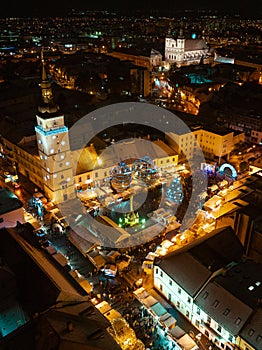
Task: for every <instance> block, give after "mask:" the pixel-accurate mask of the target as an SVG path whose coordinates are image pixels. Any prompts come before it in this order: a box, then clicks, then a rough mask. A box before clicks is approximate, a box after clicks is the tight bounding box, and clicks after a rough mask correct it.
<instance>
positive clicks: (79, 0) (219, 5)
mask: <svg viewBox="0 0 262 350" xmlns="http://www.w3.org/2000/svg"><path fill="white" fill-rule="evenodd" d="M261 3H262V2H261V1H260V0H220V1H218V0H217V1H212V0H187V1H176V0H166V1H160V0H140V1H139V0H132V1H130V0H129V1H128V0H126V1H120V0H92V1H90V0H73V1H72V0H70V1H69V0H40V1H39V0H22V1H21V0H11V1H5V2H4V3H1V11H0V16H1V17H5V16H12V15H15V16H17V15H18V16H19V15H22V16H31V15H34V14H36V15H41V14H42V15H44V16H45V15H51V16H52V14H62V13H64V14H65V13H68V11H69V10H70V9H72V6H73V7H74V8H75V9H89V10H96V9H97V10H120V11H124V10H127V11H130V10H134V11H135V10H139V11H143V12H148V13H151V12H152V13H153V12H154V11H156V10H158V11H161V12H162V13H168V11H171V12H173V13H175V12H176V10H182V9H187V10H188V9H194V10H197V9H211V10H213V9H217V10H220V11H221V10H222V11H223V12H224V13H229V14H236V13H240V14H241V15H247V16H256V17H257V18H258V17H262V4H261ZM163 5H164V6H163Z"/></svg>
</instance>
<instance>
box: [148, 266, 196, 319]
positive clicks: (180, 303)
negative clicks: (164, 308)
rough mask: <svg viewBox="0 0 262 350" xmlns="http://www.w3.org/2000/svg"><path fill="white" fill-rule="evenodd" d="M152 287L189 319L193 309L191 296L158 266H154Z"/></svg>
mask: <svg viewBox="0 0 262 350" xmlns="http://www.w3.org/2000/svg"><path fill="white" fill-rule="evenodd" d="M154 287H155V288H156V289H157V290H159V291H160V292H161V294H163V295H164V296H165V298H166V299H168V300H169V301H170V303H171V304H173V305H174V306H175V308H176V309H177V310H178V311H179V312H181V313H182V314H183V315H184V316H185V317H186V318H188V319H189V320H190V321H191V317H192V311H193V299H192V297H191V296H190V295H189V294H188V293H187V292H186V291H185V290H184V289H183V288H181V286H180V285H178V284H177V283H176V282H175V281H174V280H173V279H171V278H170V277H169V276H168V275H167V274H166V273H165V272H164V271H163V270H162V269H161V268H160V267H159V266H154Z"/></svg>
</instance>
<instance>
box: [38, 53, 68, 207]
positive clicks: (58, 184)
mask: <svg viewBox="0 0 262 350" xmlns="http://www.w3.org/2000/svg"><path fill="white" fill-rule="evenodd" d="M42 61H43V66H42V81H41V90H42V104H41V105H40V106H39V107H38V113H37V116H36V119H37V126H36V127H35V131H36V140H37V145H38V151H39V157H40V166H41V168H42V176H43V180H44V191H45V194H46V195H47V197H48V198H51V199H52V200H53V201H54V202H56V203H60V202H63V201H65V200H67V199H73V198H74V197H75V186H74V177H73V170H72V163H71V150H70V145H69V138H68V128H67V127H66V126H65V125H64V116H63V115H62V113H61V112H60V110H59V107H58V106H57V105H56V104H55V103H54V102H53V94H52V89H51V84H50V82H49V80H48V78H47V75H46V68H45V62H44V60H43V59H42Z"/></svg>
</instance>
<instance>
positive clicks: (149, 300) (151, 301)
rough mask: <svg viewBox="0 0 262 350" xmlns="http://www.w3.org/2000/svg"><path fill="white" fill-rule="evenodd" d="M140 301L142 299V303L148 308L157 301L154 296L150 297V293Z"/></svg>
mask: <svg viewBox="0 0 262 350" xmlns="http://www.w3.org/2000/svg"><path fill="white" fill-rule="evenodd" d="M142 301H143V304H144V305H145V306H146V307H148V308H150V307H151V306H153V305H154V304H156V303H158V301H157V300H156V299H155V298H154V297H152V296H151V295H149V296H148V297H146V298H145V299H143V300H142Z"/></svg>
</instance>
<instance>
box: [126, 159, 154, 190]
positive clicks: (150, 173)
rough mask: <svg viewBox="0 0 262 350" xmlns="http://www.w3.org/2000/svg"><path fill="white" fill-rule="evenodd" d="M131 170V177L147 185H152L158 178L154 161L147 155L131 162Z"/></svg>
mask: <svg viewBox="0 0 262 350" xmlns="http://www.w3.org/2000/svg"><path fill="white" fill-rule="evenodd" d="M132 170H133V178H134V179H135V180H137V181H139V182H141V183H143V184H144V185H147V186H151V185H153V184H154V183H155V182H156V180H157V179H158V178H159V173H158V170H157V168H156V167H155V165H154V161H153V160H152V159H151V158H150V157H148V156H145V157H143V158H140V159H137V160H136V161H135V162H134V163H133V166H132Z"/></svg>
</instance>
